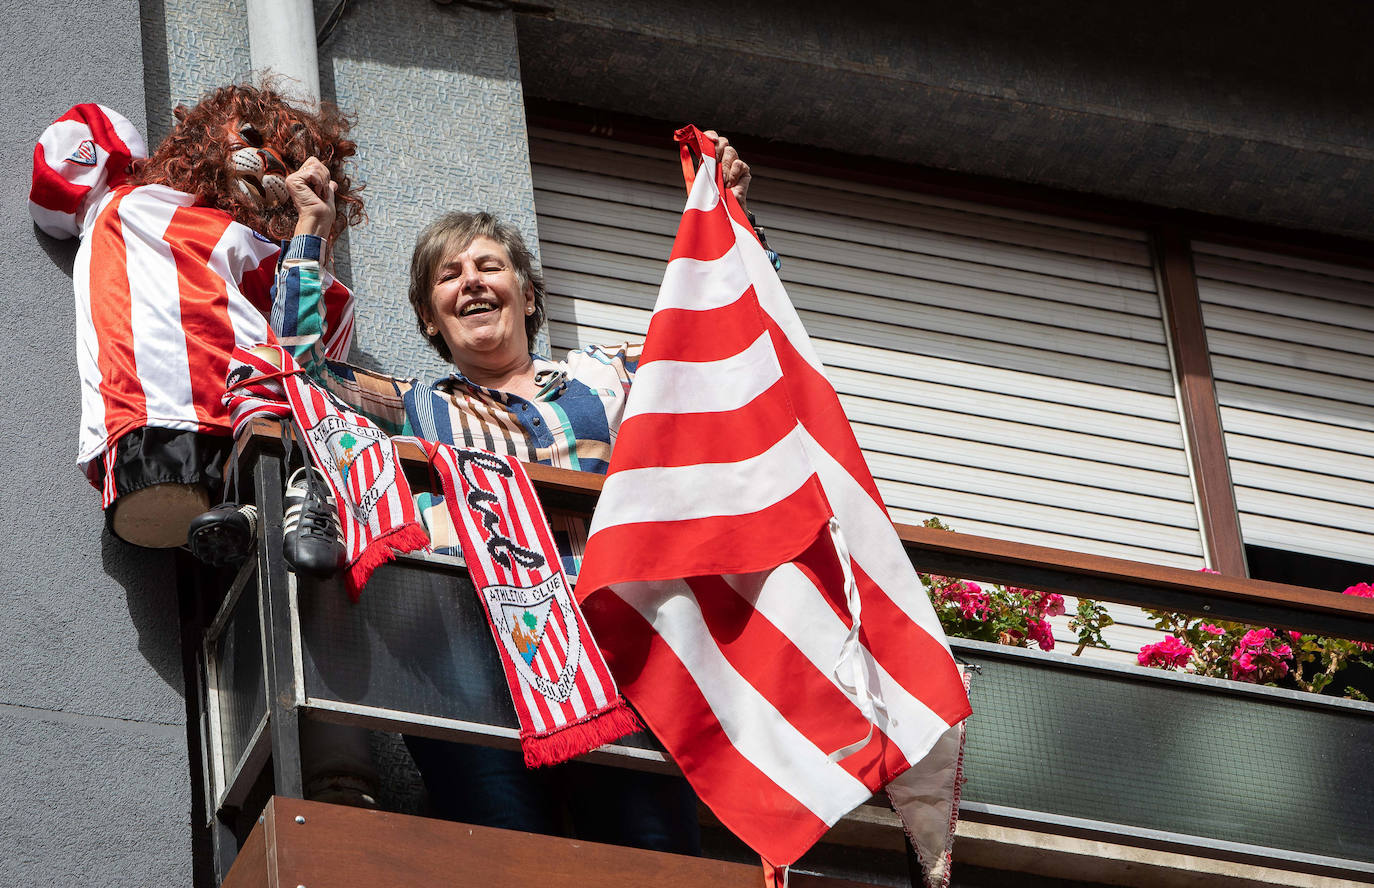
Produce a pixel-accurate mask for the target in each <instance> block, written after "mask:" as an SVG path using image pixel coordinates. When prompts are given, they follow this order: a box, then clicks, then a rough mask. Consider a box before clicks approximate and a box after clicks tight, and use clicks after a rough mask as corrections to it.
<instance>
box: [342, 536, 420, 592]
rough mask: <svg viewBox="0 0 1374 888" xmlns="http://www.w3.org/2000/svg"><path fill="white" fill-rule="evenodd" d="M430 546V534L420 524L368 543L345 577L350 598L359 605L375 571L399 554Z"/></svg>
mask: <svg viewBox="0 0 1374 888" xmlns="http://www.w3.org/2000/svg"><path fill="white" fill-rule="evenodd" d="M428 545H429V534H427V533H425V530H424V528H423V527H421V526H420V525H418V524H406V525H402V526H401V527H398V528H396V529H395V530H393V531H391V532H390V533H388V534H386V535H385V536H380V537H376V538H375V539H373V540H372V541H371V542H370V543H368V546H367V548H366V549H364V550H363V551H362V553H361V554H359V555H358V560H357V561H354V562H353V564H352V565H351V566H350V567H349V569H348V574H347V575H346V577H345V583H346V585H347V587H348V597H349V598H350V599H351V600H352V601H353V603H354V604H357V603H358V599H360V598H362V595H363V587H364V586H366V585H367V581H368V580H370V579H372V572H373V571H374V570H376V569H377V568H379V567H381V566H382V565H383V564H386V563H387V562H388V561H392V560H394V559H395V558H396V556H397V554H399V553H402V552H414V551H415V550H416V549H423V548H424V547H425V546H428Z"/></svg>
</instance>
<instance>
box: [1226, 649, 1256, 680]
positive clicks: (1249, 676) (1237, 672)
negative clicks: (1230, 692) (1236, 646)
mask: <svg viewBox="0 0 1374 888" xmlns="http://www.w3.org/2000/svg"><path fill="white" fill-rule="evenodd" d="M1258 673H1259V667H1258V666H1256V665H1255V656H1254V654H1251V653H1244V654H1241V655H1240V656H1239V657H1236V658H1235V659H1234V660H1232V661H1231V678H1233V679H1235V680H1236V681H1251V682H1257V681H1259V678H1258Z"/></svg>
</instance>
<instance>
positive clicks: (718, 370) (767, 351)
mask: <svg viewBox="0 0 1374 888" xmlns="http://www.w3.org/2000/svg"><path fill="white" fill-rule="evenodd" d="M781 378H782V367H780V366H779V365H778V358H777V355H775V354H774V353H773V342H772V340H771V338H770V337H769V335H768V332H767V331H764V332H763V333H762V334H761V335H760V336H759V338H758V339H756V340H754V341H753V343H751V344H750V346H749V347H748V348H746V349H745V350H744V351H742V352H738V353H736V354H733V355H731V356H730V357H728V358H722V359H720V360H719V361H651V362H650V363H648V364H644V365H642V366H641V367H640V368H639V371H638V372H637V373H636V374H635V384H634V386H633V387H632V388H631V389H630V398H629V402H628V403H627V404H626V406H625V419H626V420H628V419H629V418H630V417H632V416H638V415H640V414H641V413H649V412H652V413H722V412H724V411H727V410H738V409H739V408H741V407H743V406H744V405H745V404H748V403H749V402H750V401H752V400H754V399H755V398H757V397H758V396H759V395H761V394H763V393H764V392H766V391H768V389H769V388H770V387H772V385H773V384H774V383H776V382H777V381H778V380H779V379H781ZM722 379H728V380H730V384H729V385H721V384H720V381H721V380H722ZM640 405H643V408H644V409H643V410H640V409H638V408H639V407H640ZM622 421H623V420H622Z"/></svg>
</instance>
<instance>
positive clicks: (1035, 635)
mask: <svg viewBox="0 0 1374 888" xmlns="http://www.w3.org/2000/svg"><path fill="white" fill-rule="evenodd" d="M1026 631H1027V632H1029V633H1030V638H1031V641H1034V642H1035V643H1036V644H1038V645H1040V650H1042V651H1052V650H1054V630H1053V629H1051V628H1050V624H1049V623H1047V622H1045V621H1044V620H1029V621H1027V623H1026Z"/></svg>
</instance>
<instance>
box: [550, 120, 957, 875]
mask: <svg viewBox="0 0 1374 888" xmlns="http://www.w3.org/2000/svg"><path fill="white" fill-rule="evenodd" d="M679 140H680V141H683V142H685V143H686V145H687V146H689V147H690V148H691V149H692V151H693V152H699V153H700V154H702V155H704V158H703V160H702V164H701V168H700V170H699V173H698V174H697V175H696V176H695V184H694V186H693V187H692V189H691V195H690V197H689V199H688V202H687V207H686V209H685V211H684V213H683V218H682V223H681V226H680V228H679V229H678V235H677V240H676V241H675V243H674V246H673V252H672V255H671V257H670V259H669V262H668V268H667V273H666V275H665V277H664V281H663V285H662V288H661V290H660V292H659V297H658V303H657V305H656V307H655V309H654V315H653V318H652V320H651V322H650V325H649V332H648V338H647V341H646V342H645V344H644V350H643V354H642V356H641V359H640V363H639V370H638V373H637V375H636V378H635V383H634V386H633V388H632V389H631V390H630V396H629V401H628V404H627V405H626V412H625V418H624V420H623V421H622V423H621V426H620V433H619V437H618V441H617V444H616V448H615V451H614V453H613V454H612V456H611V467H610V473H609V474H608V476H607V478H606V483H605V487H604V489H603V492H602V495H601V500H600V503H599V505H598V507H597V510H596V513H595V516H594V518H593V522H592V529H591V535H590V539H589V541H588V547H587V554H586V558H585V560H584V562H583V566H582V575H581V577H580V578H579V581H578V589H577V592H578V597H579V600H580V601H581V602H582V603H583V607H584V610H585V613H586V615H587V619H588V622H589V623H590V625H591V627H592V630H593V632H595V634H596V637H597V639H598V641H599V642H600V643H601V647H602V650H603V652H604V653H605V655H606V659H607V662H608V663H609V664H610V666H611V670H612V673H613V674H614V675H615V676H616V678H617V680H618V681H619V683H620V686H621V688H622V690H623V691H624V692H625V694H626V696H627V697H628V698H629V699H630V702H631V703H633V704H634V705H635V707H636V708H637V709H638V710H639V712H640V714H641V715H642V716H643V717H644V720H645V722H646V723H647V724H648V725H649V727H650V728H651V729H652V730H653V732H654V734H655V735H656V736H657V737H658V738H659V740H661V741H662V742H663V745H664V746H665V747H666V748H667V750H668V751H669V752H670V753H671V754H672V756H673V759H674V760H675V761H676V762H677V764H678V765H679V767H681V768H682V771H683V773H684V774H685V775H686V776H687V778H688V780H690V781H691V783H692V785H693V786H694V787H695V789H696V790H697V793H698V794H699V795H700V796H701V799H702V801H704V802H705V803H706V804H707V805H708V806H709V807H710V808H711V809H712V811H713V812H715V814H716V816H717V817H718V818H719V819H720V821H721V822H722V823H724V824H725V825H726V826H727V827H729V828H730V829H731V830H732V831H733V832H734V833H735V834H736V835H737V836H739V837H740V838H741V839H742V840H743V841H744V842H745V843H747V844H748V845H749V846H750V847H752V848H753V849H754V850H756V851H757V852H759V854H760V855H761V856H762V857H763V858H764V859H765V860H767V861H768V862H770V863H772V864H774V865H777V866H783V865H787V864H790V863H792V862H793V861H795V860H796V859H797V858H798V857H799V856H801V854H802V853H803V852H805V851H806V849H807V848H809V847H810V846H811V845H812V843H814V842H815V841H816V840H817V839H818V838H819V837H820V836H821V834H822V833H824V832H825V830H826V829H827V828H829V826H831V825H832V824H834V823H835V822H836V821H837V820H838V819H839V818H840V817H842V816H843V815H844V814H846V813H847V812H849V811H850V810H851V809H853V808H854V807H856V806H857V805H859V804H862V803H863V802H865V801H866V800H868V798H869V797H870V796H871V795H872V794H873V793H874V792H876V791H878V790H879V789H881V788H882V787H884V786H886V785H888V784H889V783H890V782H891V781H893V780H894V778H897V777H898V776H899V775H902V774H903V773H904V772H907V771H908V769H909V768H911V766H912V765H913V764H915V763H916V762H918V761H921V760H922V759H923V758H924V757H925V756H926V755H927V754H928V752H929V751H930V750H931V749H932V747H933V746H934V745H935V744H936V743H937V741H939V740H940V738H941V737H942V736H945V735H946V734H947V733H948V732H949V731H950V729H951V726H954V725H958V724H959V723H960V722H961V721H962V720H963V719H964V718H965V717H966V716H968V714H969V713H970V708H969V702H968V696H967V693H966V691H965V688H964V683H963V680H962V678H961V676H960V674H959V672H958V669H957V667H956V664H955V662H954V659H953V657H952V655H951V653H950V650H949V647H948V645H947V644H946V643H945V640H944V634H943V632H942V631H941V629H940V624H939V622H938V620H937V618H936V616H935V612H934V610H933V608H932V607H931V604H930V601H929V599H928V597H927V595H926V592H925V590H924V588H923V587H922V585H921V583H920V581H919V579H918V578H917V576H916V573H915V571H914V570H913V568H912V566H911V563H910V562H909V561H908V559H907V557H906V554H905V552H904V550H903V548H902V545H901V542H900V541H899V539H898V537H897V533H896V531H895V529H894V528H893V526H892V522H891V520H890V519H889V518H888V516H887V512H886V510H885V508H884V506H883V503H882V500H881V498H880V496H879V493H878V490H877V488H876V486H875V485H874V483H873V479H872V476H871V474H870V473H869V471H868V467H867V465H866V464H865V463H864V459H863V455H862V453H861V452H860V449H859V446H858V443H857V442H856V441H855V439H854V435H853V432H852V431H851V429H850V427H849V422H848V420H847V419H846V418H845V415H844V412H843V410H842V409H841V407H840V403H839V399H838V397H837V396H836V394H835V390H834V388H833V387H832V386H831V385H830V383H829V382H828V381H827V379H826V377H825V375H824V371H823V369H822V367H821V365H820V362H819V360H818V359H817V358H816V355H815V353H814V351H813V350H812V348H811V345H810V342H809V341H808V339H807V337H806V333H805V331H804V330H803V329H802V327H801V322H800V320H799V319H798V318H797V315H796V312H795V311H794V310H793V308H792V306H791V304H790V302H789V301H788V298H787V295H786V293H784V292H783V290H782V285H781V283H780V282H779V281H778V278H777V275H776V273H775V272H774V269H773V267H772V263H771V262H770V261H769V259H768V258H767V256H766V255H765V253H764V250H763V248H762V247H761V246H760V244H759V243H758V241H757V240H756V239H755V237H754V235H753V233H752V232H751V229H750V226H749V224H748V222H747V221H746V220H745V218H744V215H743V213H742V212H741V211H740V208H739V205H738V204H737V203H734V202H733V198H729V197H727V196H726V194H727V193H726V192H725V189H724V185H723V182H722V181H721V180H720V178H719V176H718V171H717V165H716V163H715V160H714V158H713V157H712V156H711V154H712V152H713V146H712V143H711V142H710V141H709V140H706V139H705V138H704V137H703V136H701V134H700V133H698V132H697V131H696V130H695V128H688V130H684V131H683V132H682V133H679ZM684 171H685V172H686V173H687V175H688V178H689V183H690V181H691V179H692V173H691V166H690V164H689V163H688V162H687V155H686V151H684ZM861 613H862V618H860V614H861ZM946 819H947V818H946Z"/></svg>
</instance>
